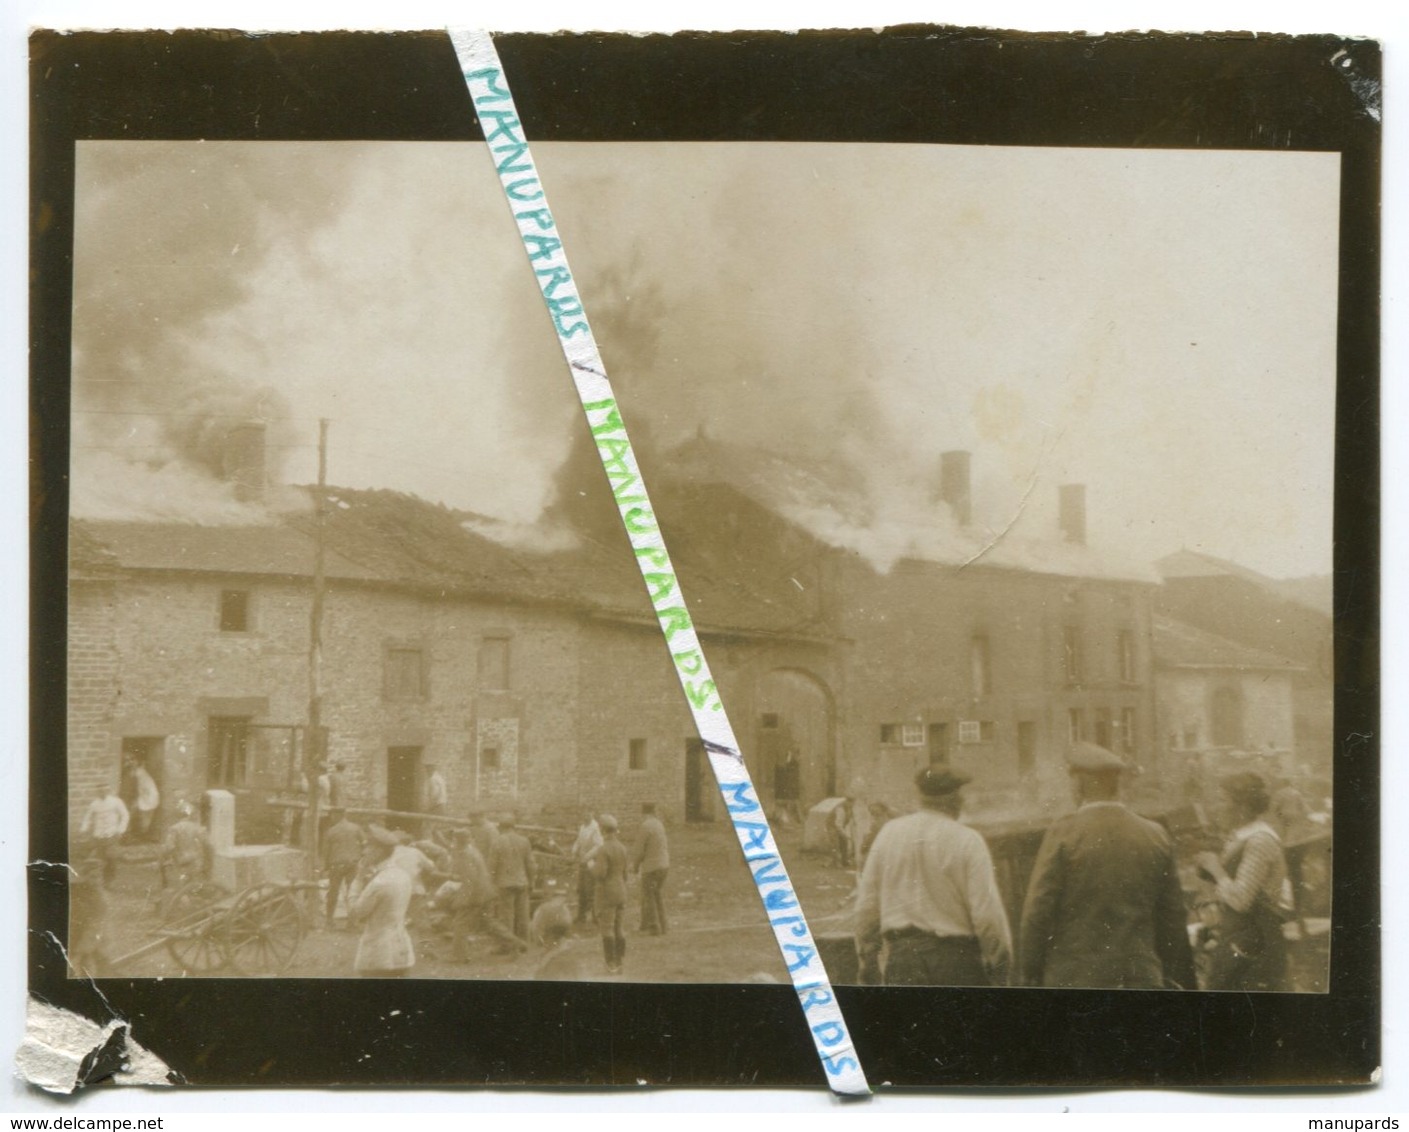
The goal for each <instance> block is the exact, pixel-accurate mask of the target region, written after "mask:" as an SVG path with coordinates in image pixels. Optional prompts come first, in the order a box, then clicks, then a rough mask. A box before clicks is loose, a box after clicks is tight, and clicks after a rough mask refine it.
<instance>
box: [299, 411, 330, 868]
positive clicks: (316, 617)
mask: <svg viewBox="0 0 1409 1132" xmlns="http://www.w3.org/2000/svg"><path fill="white" fill-rule="evenodd" d="M327 488H328V419H327V418H326V417H323V418H322V419H320V420H319V421H318V490H317V493H316V495H315V497H314V499H315V510H314V539H313V604H312V608H311V610H310V613H309V625H308V729H307V731H306V732H305V735H304V745H303V773H304V777H305V778H306V779H307V781H308V836H307V839H306V840H307V843H308V852H309V856H310V858H311V860H310V861H309V864H310V866H311V867H312V868H313V869H314V870H316V869H317V867H318V820H319V818H320V816H321V815H320V814H319V796H318V778H319V764H321V763H322V762H323V760H324V759H326V758H327V755H328V734H327V732H326V731H325V730H324V728H323V591H324V588H325V584H324V578H323V555H324V542H325V541H326V539H325V532H326V527H327V521H328V506H327V504H328V500H327V494H328V492H327Z"/></svg>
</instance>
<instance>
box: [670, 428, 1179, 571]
mask: <svg viewBox="0 0 1409 1132" xmlns="http://www.w3.org/2000/svg"><path fill="white" fill-rule="evenodd" d="M671 466H672V468H673V474H674V475H675V476H677V477H680V478H684V479H689V480H693V481H694V482H696V483H698V484H701V485H703V484H717V483H718V484H727V485H728V486H729V487H731V488H733V489H734V490H736V491H738V492H740V493H742V494H744V495H746V496H748V497H749V498H751V499H754V500H756V501H757V502H758V503H759V504H761V505H762V506H764V507H766V508H768V509H770V510H772V511H773V512H775V513H776V514H778V515H779V516H781V517H782V518H784V519H786V520H788V521H789V522H791V523H794V524H796V525H797V526H798V527H799V528H801V529H802V530H804V531H806V532H807V533H808V534H809V535H811V536H812V537H813V538H814V539H816V540H817V542H818V543H819V544H824V545H826V546H832V547H836V548H838V549H841V550H850V551H854V552H855V553H857V554H859V555H861V556H862V557H863V558H865V559H866V560H867V561H869V562H870V563H871V565H872V566H873V567H874V568H875V569H876V570H877V571H878V572H880V573H886V572H888V571H889V570H890V568H891V567H892V566H894V565H895V563H896V562H899V561H901V560H914V561H920V562H930V563H934V564H937V565H941V566H952V567H954V568H956V569H962V568H968V567H972V566H988V567H993V568H998V569H1007V570H1024V571H1028V572H1031V573H1037V574H1056V575H1060V576H1064V577H1079V578H1097V579H1106V580H1111V581H1124V582H1145V583H1149V584H1151V585H1157V584H1158V583H1159V581H1160V578H1159V575H1158V574H1157V573H1156V572H1155V571H1154V569H1153V568H1152V567H1150V566H1148V565H1145V564H1142V563H1138V562H1134V561H1129V560H1126V559H1124V558H1122V557H1121V556H1120V555H1117V554H1112V553H1110V552H1108V551H1104V550H1099V549H1097V548H1093V547H1090V546H1087V545H1085V544H1084V543H1078V542H1072V541H1065V540H1060V539H1057V538H1052V539H1033V538H1030V537H1022V536H1019V535H1017V534H1015V533H1014V532H1013V531H1011V530H1010V529H1005V530H999V531H992V530H988V529H986V528H983V527H980V526H977V525H970V524H961V523H960V522H958V521H956V519H955V518H954V516H953V514H952V513H951V511H950V509H949V507H948V505H946V504H942V503H939V502H937V501H935V500H930V499H922V498H910V499H904V498H897V499H895V500H893V501H891V502H889V503H888V504H886V505H884V506H877V505H875V504H874V503H872V502H870V501H869V500H868V498H867V496H866V493H864V492H863V491H862V490H861V489H860V488H859V487H858V486H857V485H855V484H854V483H851V482H849V481H848V480H847V479H846V478H845V477H844V476H843V475H842V474H840V473H839V472H838V471H837V470H835V469H832V468H827V467H812V468H803V467H800V466H799V465H797V464H793V463H790V462H789V461H787V460H785V459H783V458H782V457H779V456H777V455H774V454H773V453H770V452H766V451H763V450H760V449H754V448H745V447H743V446H740V445H732V444H726V443H722V442H720V441H715V440H708V439H705V438H703V437H700V438H696V439H694V440H691V441H689V442H687V443H686V444H684V445H682V446H681V447H680V448H679V449H677V450H676V452H675V454H674V457H673V459H672V462H671Z"/></svg>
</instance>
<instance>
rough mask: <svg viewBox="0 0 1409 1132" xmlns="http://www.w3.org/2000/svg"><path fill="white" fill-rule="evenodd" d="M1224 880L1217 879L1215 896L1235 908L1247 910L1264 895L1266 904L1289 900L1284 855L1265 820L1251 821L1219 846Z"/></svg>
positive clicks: (1278, 904) (1276, 905) (1284, 904)
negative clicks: (1221, 850) (1226, 872)
mask: <svg viewBox="0 0 1409 1132" xmlns="http://www.w3.org/2000/svg"><path fill="white" fill-rule="evenodd" d="M1234 862H1236V864H1235V865H1234V867H1233V868H1231V869H1229V876H1228V878H1227V879H1226V880H1221V881H1219V882H1218V899H1219V900H1221V901H1223V903H1224V904H1226V905H1228V907H1229V908H1232V909H1233V911H1235V912H1249V911H1251V910H1252V909H1253V907H1254V906H1255V905H1256V904H1257V903H1258V901H1259V899H1264V900H1265V901H1266V902H1267V904H1268V906H1269V907H1272V908H1279V907H1288V906H1290V904H1291V892H1290V885H1289V884H1288V882H1287V859H1286V858H1285V857H1284V856H1283V855H1282V839H1281V838H1280V837H1278V836H1277V832H1276V830H1274V829H1273V828H1272V827H1271V826H1270V825H1268V824H1267V823H1266V822H1265V821H1261V820H1259V821H1255V822H1250V823H1249V824H1247V825H1245V826H1243V827H1242V828H1241V829H1240V830H1238V831H1237V832H1236V833H1234V834H1233V837H1232V839H1231V840H1230V841H1229V842H1228V844H1227V846H1225V847H1224V850H1223V867H1224V868H1225V869H1228V868H1229V865H1230V864H1234Z"/></svg>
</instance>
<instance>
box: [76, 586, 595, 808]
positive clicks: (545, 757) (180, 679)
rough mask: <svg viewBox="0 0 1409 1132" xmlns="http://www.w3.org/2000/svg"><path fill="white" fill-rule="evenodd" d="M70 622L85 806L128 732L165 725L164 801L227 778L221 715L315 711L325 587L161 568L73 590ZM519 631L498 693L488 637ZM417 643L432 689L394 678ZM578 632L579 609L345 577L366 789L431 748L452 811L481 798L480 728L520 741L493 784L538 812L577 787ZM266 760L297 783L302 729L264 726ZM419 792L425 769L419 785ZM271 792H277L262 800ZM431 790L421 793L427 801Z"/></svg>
mask: <svg viewBox="0 0 1409 1132" xmlns="http://www.w3.org/2000/svg"><path fill="white" fill-rule="evenodd" d="M232 588H239V589H248V590H249V591H250V593H251V599H250V625H249V628H248V630H247V631H244V632H222V631H221V629H220V627H219V619H218V610H219V601H220V593H221V591H222V590H223V589H232ZM74 592H75V597H74V601H73V605H72V609H71V617H70V656H69V680H70V688H71V697H70V704H69V732H70V756H69V757H70V764H71V766H70V773H71V775H72V776H73V777H72V782H73V791H72V794H73V796H72V799H71V805H72V807H73V810H74V812H76V813H77V814H79V815H81V813H82V809H83V808H84V807H85V806H86V804H87V801H88V799H89V798H90V797H91V792H92V790H93V789H94V788H95V787H96V786H97V785H98V784H99V783H100V782H102V781H105V780H106V779H107V778H108V777H112V778H114V780H115V776H116V775H117V773H118V768H119V766H120V761H121V746H122V738H123V737H124V736H129V737H131V736H147V737H158V738H161V739H163V740H164V743H163V744H162V752H163V754H162V763H163V765H162V766H161V767H160V774H159V776H158V777H159V779H160V780H161V782H162V786H163V794H164V809H166V811H167V813H168V814H169V813H170V808H171V807H172V806H173V805H174V803H175V801H176V800H177V799H179V798H183V797H184V798H191V799H195V798H197V797H199V795H200V794H201V793H202V792H203V791H204V790H205V789H206V788H207V786H208V785H209V784H210V777H211V772H210V752H209V751H208V750H207V747H208V745H209V744H208V738H209V735H208V720H209V717H210V716H212V715H216V716H219V715H229V716H238V717H248V718H249V719H250V721H251V722H252V723H254V724H302V723H304V722H305V721H306V720H307V717H308V691H309V674H308V639H309V605H310V598H311V592H310V588H309V586H308V585H307V584H306V583H300V582H284V581H279V580H274V579H258V580H250V579H241V578H236V577H223V578H222V577H219V576H212V577H209V578H201V577H190V576H177V575H146V576H137V577H129V578H127V579H123V580H120V581H118V582H117V583H115V584H114V585H113V586H110V587H106V588H104V587H100V586H96V585H79V584H76V585H75V586H74ZM486 635H495V636H497V637H499V638H501V639H507V641H508V674H509V678H508V681H507V683H508V687H507V688H494V689H488V688H485V687H484V686H483V682H482V680H481V675H480V664H481V661H480V648H481V641H482V639H483V638H484V637H485V636H486ZM389 649H401V650H403V651H404V650H418V651H419V652H420V654H421V656H422V658H423V660H422V665H423V667H422V676H423V679H422V682H421V687H420V688H419V690H417V689H415V688H412V689H411V694H407V687H406V686H405V685H404V684H403V685H401V686H400V687H397V686H395V685H394V684H393V683H392V682H391V681H389V679H388V671H387V669H388V663H389V662H388V650H389ZM576 658H577V629H576V624H575V621H574V620H573V619H572V618H570V617H567V616H564V615H563V614H559V613H554V612H552V611H546V610H536V609H513V608H506V607H504V606H488V605H481V604H476V603H468V602H454V601H444V600H428V599H422V598H418V597H414V596H409V595H405V594H398V593H393V592H389V591H385V590H375V589H366V588H363V589H358V588H351V587H331V588H330V590H329V593H328V595H327V600H326V604H325V612H324V623H323V666H322V687H323V702H322V713H323V714H322V718H323V722H324V724H325V725H326V726H327V727H328V729H329V758H330V760H332V761H341V762H343V763H344V764H345V776H346V779H347V784H348V792H349V798H350V801H352V802H353V803H354V804H362V805H369V806H377V807H380V806H384V805H385V804H386V802H387V786H388V779H387V750H388V748H389V747H419V748H420V749H421V761H422V763H436V764H437V765H439V766H440V768H441V772H442V773H443V774H444V776H445V778H446V781H447V785H448V787H449V792H450V809H451V812H464V810H465V809H467V808H468V807H469V806H470V805H471V804H473V803H474V802H475V800H476V798H477V796H478V794H479V793H480V787H479V783H478V780H477V770H478V764H477V756H478V752H479V748H480V745H481V741H480V738H479V737H480V735H481V733H483V734H499V735H503V734H507V733H510V732H512V733H513V734H514V736H515V738H516V745H515V754H516V774H515V775H514V777H513V778H512V779H511V780H502V779H501V780H500V781H499V782H498V783H497V784H496V785H497V788H496V789H493V790H491V791H489V793H491V794H492V796H493V799H494V800H495V801H501V800H502V801H504V802H506V803H507V804H508V805H509V806H511V807H522V808H524V809H525V810H526V811H527V812H531V811H534V810H537V809H539V808H541V807H542V806H543V805H546V804H549V803H552V802H555V801H557V802H562V801H567V802H571V801H573V800H574V799H575V791H576V778H575V773H574V768H575V766H576V732H575V716H576V704H575V700H576V693H577V680H576V676H577V667H576V664H577V661H576ZM254 736H255V738H254V741H253V742H252V744H251V754H250V756H249V758H250V770H251V772H252V773H253V772H255V771H259V772H261V773H262V774H263V780H262V783H261V784H262V785H265V784H267V786H268V788H272V787H273V786H274V785H276V784H279V783H282V782H283V781H285V778H286V775H285V773H284V768H285V767H286V765H287V760H288V750H289V747H288V739H287V734H286V733H280V732H278V731H273V730H258V729H257V730H256V731H255V732H254ZM416 785H417V789H419V785H420V783H419V781H418V782H417V784H416ZM267 792H268V789H261V790H260V791H259V793H260V794H261V795H262V794H264V793H267ZM415 797H416V800H417V801H418V802H419V797H420V795H419V793H418V794H417V795H416V796H415Z"/></svg>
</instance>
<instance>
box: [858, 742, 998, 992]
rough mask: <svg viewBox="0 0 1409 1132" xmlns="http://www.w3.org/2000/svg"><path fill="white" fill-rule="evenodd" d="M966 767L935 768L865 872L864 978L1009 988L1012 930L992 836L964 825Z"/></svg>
mask: <svg viewBox="0 0 1409 1132" xmlns="http://www.w3.org/2000/svg"><path fill="white" fill-rule="evenodd" d="M968 782H969V779H968V777H967V776H966V775H962V774H957V773H955V772H954V771H952V770H950V769H949V768H948V767H943V766H934V767H927V768H925V769H924V770H922V771H920V773H919V774H918V775H916V777H915V786H916V788H917V789H918V790H919V792H920V809H919V810H918V811H917V812H916V813H913V814H907V815H906V816H905V817H900V818H895V819H893V820H891V821H889V822H887V823H886V825H885V826H884V828H882V829H881V831H880V833H878V834H877V835H876V840H875V844H873V845H872V846H871V853H870V856H868V857H867V858H866V865H865V868H864V870H863V871H862V874H861V887H860V893H859V896H858V900H857V912H856V949H857V958H858V960H859V961H860V966H861V977H862V981H863V982H871V983H874V982H878V981H880V980H879V978H878V976H880V975H881V974H882V973H883V975H884V981H885V984H886V985H887V986H990V985H992V986H1003V985H1004V984H1006V982H1007V979H1008V965H1009V963H1010V962H1011V960H1012V950H1013V945H1012V935H1011V934H1010V932H1009V930H1008V917H1007V915H1006V913H1005V912H1004V911H1003V901H1002V899H1001V897H1000V896H999V894H998V882H997V879H996V877H995V875H994V871H993V858H992V856H991V855H990V854H989V851H988V844H987V842H985V841H984V839H983V837H982V836H981V835H980V834H979V833H978V832H977V831H976V830H973V829H970V828H969V827H968V826H966V825H961V824H960V823H959V820H958V817H959V811H960V807H961V800H960V796H959V792H960V790H962V789H963V787H964V786H965V785H966V784H967V783H968Z"/></svg>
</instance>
